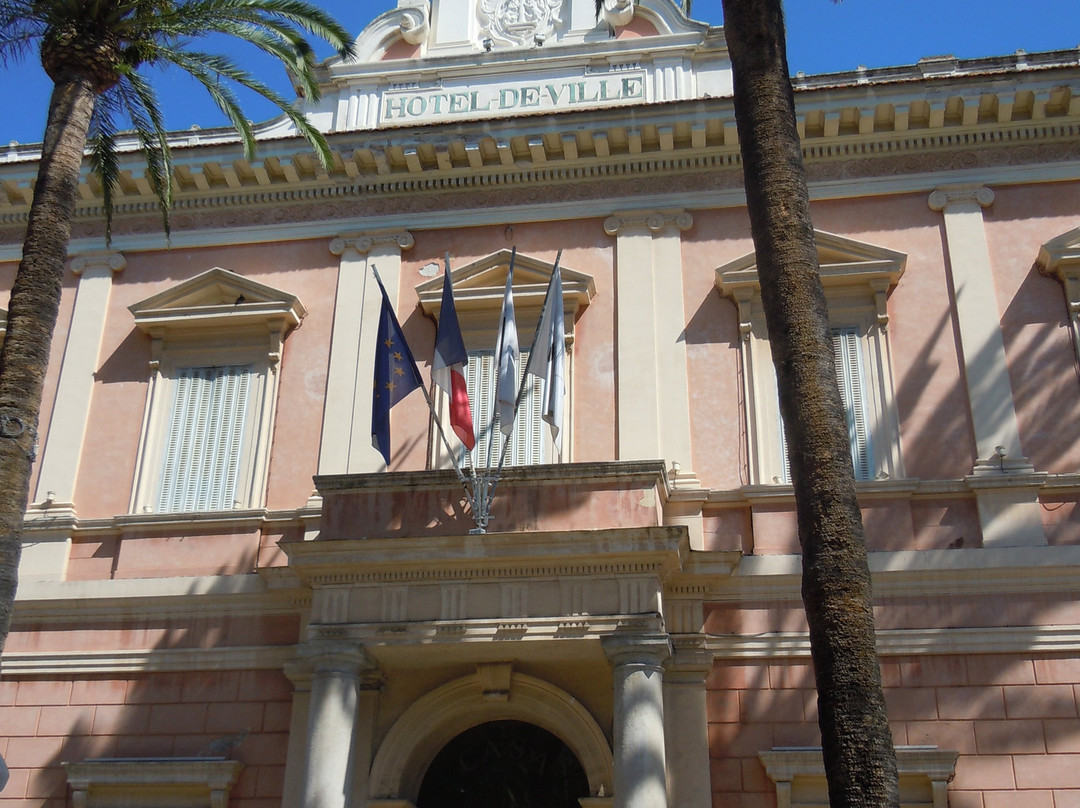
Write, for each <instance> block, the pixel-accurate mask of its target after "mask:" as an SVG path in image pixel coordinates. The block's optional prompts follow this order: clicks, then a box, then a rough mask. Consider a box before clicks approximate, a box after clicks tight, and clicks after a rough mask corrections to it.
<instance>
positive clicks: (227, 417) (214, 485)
mask: <svg viewBox="0 0 1080 808" xmlns="http://www.w3.org/2000/svg"><path fill="white" fill-rule="evenodd" d="M254 376H255V373H254V368H253V366H252V365H226V366H224V367H213V366H211V367H188V368H178V369H177V372H176V377H175V381H174V385H173V387H174V389H173V404H172V411H171V412H170V414H169V417H168V419H167V423H168V428H167V431H166V437H165V449H164V450H163V452H162V463H161V479H160V482H159V486H158V488H159V492H158V497H157V510H158V511H159V512H170V511H220V510H226V509H229V508H232V507H233V505H234V503H236V502H237V501H238V500H237V499H236V496H237V480H238V477H239V469H240V466H241V457H242V455H243V450H244V448H245V444H250V442H251V440H250V437H248V436H246V435H245V432H246V430H245V428H244V427H245V424H246V421H247V412H248V409H249V407H248V403H249V402H248V399H249V391H250V390H251V388H252V387H253V383H252V380H253V377H254ZM245 437H248V439H247V440H245Z"/></svg>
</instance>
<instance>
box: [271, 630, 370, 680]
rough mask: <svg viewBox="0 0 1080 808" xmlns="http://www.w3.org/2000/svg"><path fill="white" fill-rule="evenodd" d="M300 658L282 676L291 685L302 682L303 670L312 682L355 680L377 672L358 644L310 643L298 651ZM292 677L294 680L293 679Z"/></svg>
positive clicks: (323, 641)
mask: <svg viewBox="0 0 1080 808" xmlns="http://www.w3.org/2000/svg"><path fill="white" fill-rule="evenodd" d="M299 652H300V657H299V659H298V660H297V661H296V662H295V663H293V668H292V672H291V673H290V671H289V670H286V675H288V676H289V678H290V679H293V681H294V682H296V681H297V679H299V678H302V676H303V673H302V671H303V670H304V666H305V664H306V666H307V669H308V670H310V671H311V675H312V676H314V677H315V678H318V677H320V676H355V677H359V676H361V675H362V674H363V675H364V677H365V678H367V677H368V676H370V675H371V674H374V673H376V672H377V670H378V665H377V664H376V663H375V660H374V659H372V658H371V657H370V656H369V655H368V654H367V653H366V652H365V651H364V649H363V647H361V646H360V644H359V643H350V642H341V641H327V640H314V641H311V642H309V643H307V644H306V645H302V646H301V647H300V649H299ZM294 676H295V677H296V678H294Z"/></svg>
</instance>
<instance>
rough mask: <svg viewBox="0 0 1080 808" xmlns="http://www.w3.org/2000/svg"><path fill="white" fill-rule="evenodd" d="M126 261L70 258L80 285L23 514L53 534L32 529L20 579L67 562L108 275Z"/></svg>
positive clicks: (51, 572)
mask: <svg viewBox="0 0 1080 808" xmlns="http://www.w3.org/2000/svg"><path fill="white" fill-rule="evenodd" d="M126 263H127V262H126V261H125V259H124V256H123V255H121V254H120V253H118V252H95V253H85V254H83V255H80V256H77V257H76V258H74V259H73V260H72V262H71V271H72V272H73V273H74V274H75V275H77V276H78V278H79V285H78V290H77V291H76V294H75V306H74V309H73V311H72V313H71V324H70V328H69V330H68V335H67V341H66V343H65V345H64V359H63V363H62V364H61V365H60V376H59V379H58V382H57V389H56V398H55V400H54V402H53V409H52V415H51V416H50V418H49V432H48V435H47V436H46V437H45V441H44V444H45V449H44V452H43V454H42V457H41V473H40V474H39V475H38V482H37V489H36V492H35V495H34V500H33V503H34V504H32V505H31V506H30V509H29V511H28V513H27V518H28V519H43V518H48V519H49V521H50V522H51V523H53V524H54V525H55V526H56V528H57V530H56V533H55V535H45V534H38V533H35V544H34V545H33V546H27V547H26V548H24V550H23V558H22V562H21V564H20V568H19V574H20V577H22V578H23V579H24V580H33V579H38V580H41V579H48V580H59V579H60V578H62V577H63V574H64V570H65V569H66V567H67V555H68V548H69V545H70V542H71V539H70V530H69V528H70V527H71V526H72V525H73V524H74V519H75V481H76V478H77V475H78V471H79V460H80V457H81V455H82V445H83V438H84V436H85V435H86V423H87V418H88V417H89V414H90V399H91V396H92V395H93V392H94V374H95V373H96V372H97V369H98V355H99V354H100V352H101V339H102V336H103V334H104V333H105V320H106V318H107V317H108V309H109V297H110V295H111V293H112V279H113V275H114V274H115V273H117V272H120V271H121V270H123V268H124V266H125V265H126Z"/></svg>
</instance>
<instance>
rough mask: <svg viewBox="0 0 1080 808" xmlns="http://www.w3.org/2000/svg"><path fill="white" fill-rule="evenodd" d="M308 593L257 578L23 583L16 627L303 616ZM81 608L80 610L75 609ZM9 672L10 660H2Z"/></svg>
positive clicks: (248, 576) (218, 576) (232, 576)
mask: <svg viewBox="0 0 1080 808" xmlns="http://www.w3.org/2000/svg"><path fill="white" fill-rule="evenodd" d="M309 598H310V596H309V593H308V591H307V590H306V589H293V588H289V587H287V586H286V587H284V588H272V587H271V586H270V585H269V584H268V582H267V581H266V580H264V579H263V578H262V577H261V576H259V575H255V574H247V575H208V576H201V577H191V578H131V579H114V580H102V581H23V582H21V583H20V584H19V592H18V595H17V597H16V600H15V613H14V624H15V628H16V629H17V628H18V626H19V624H21V623H31V622H33V623H42V622H53V621H62V622H79V623H82V622H95V621H99V620H123V619H127V618H132V617H140V618H142V617H147V616H150V615H159V616H160V615H166V616H170V617H200V616H203V617H204V616H207V615H214V616H218V617H220V616H224V615H245V616H252V615H284V614H300V612H301V611H303V609H304V608H305V607H306V606H307V603H308V601H309ZM73 604H78V608H73ZM4 665H5V669H6V665H7V655H6V654H5V656H4Z"/></svg>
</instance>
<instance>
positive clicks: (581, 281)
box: [416, 250, 596, 468]
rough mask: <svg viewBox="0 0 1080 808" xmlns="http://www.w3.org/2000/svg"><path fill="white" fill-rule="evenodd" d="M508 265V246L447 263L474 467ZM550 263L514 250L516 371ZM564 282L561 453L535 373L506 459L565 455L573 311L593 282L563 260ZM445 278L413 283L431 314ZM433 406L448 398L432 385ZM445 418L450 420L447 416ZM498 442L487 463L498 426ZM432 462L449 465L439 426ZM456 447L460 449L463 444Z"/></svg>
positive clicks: (484, 428)
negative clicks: (465, 355)
mask: <svg viewBox="0 0 1080 808" xmlns="http://www.w3.org/2000/svg"><path fill="white" fill-rule="evenodd" d="M509 268H510V250H500V251H499V252H496V253H493V254H491V255H489V256H487V257H486V258H482V259H480V260H479V261H475V262H473V263H471V264H467V265H465V266H462V267H458V268H456V269H453V270H452V278H453V282H454V301H455V307H456V309H457V315H458V321H459V322H460V324H461V333H462V336H463V337H464V339H465V347H466V348H467V349H468V351H469V367H468V370H467V373H466V383H467V386H468V390H469V402H470V404H471V406H472V414H473V429H474V434H475V435H476V437H477V441H476V448H475V449H474V450H473V463H474V464H475V465H476V466H477V467H483V466H486V465H487V462H488V461H487V457H488V437H489V436H488V427H489V425H490V421H491V405H492V397H493V396H494V389H493V382H494V377H493V373H492V364H493V362H494V348H495V336H496V333H497V331H498V328H499V318H500V316H501V312H502V298H503V290H504V289H505V287H506V274H507V272H508V271H509ZM553 270H554V265H553V264H551V263H548V262H546V261H541V260H539V259H537V258H532V257H530V256H527V255H522V254H520V253H519V254H518V255H517V257H516V259H515V261H514V308H515V310H516V315H517V325H518V345H519V346H520V348H521V356H520V359H519V362H518V373H519V374H523V373H524V371H525V365H526V363H527V362H528V349H529V346H530V345H531V344H532V340H533V333H534V331H535V329H536V323H537V321H538V320H539V319H540V309H541V307H542V305H543V302H544V295H545V293H546V292H547V286H548V282H549V281H550V279H551V273H552V271H553ZM561 271H562V283H563V316H564V319H565V323H566V330H567V333H566V345H567V363H566V391H567V392H566V396H567V400H566V404H565V407H564V412H565V413H566V417H565V423H564V429H565V434H564V435H563V439H562V455H561V456H556V454H555V447H554V444H553V442H552V440H551V433H550V431H549V429H548V427H547V424H545V423H543V421H542V419H541V418H540V396H539V387H538V386H537V388H536V390H537V393H536V394H535V395H533V394H532V392H531V391H532V388H533V385H535V384H537V383H536V382H535V381H530V382H529V383H528V385H527V387H526V396H525V398H524V399H523V401H522V405H521V409H520V410H519V411H518V421H517V424H516V425H515V430H514V434H513V435H512V436H511V445H510V449H509V450H508V454H507V459H506V465H508V466H511V465H531V464H536V463H558V462H564V463H565V462H569V460H570V447H571V445H572V436H573V408H572V402H573V362H572V361H571V348H572V345H573V328H574V321H575V319H576V317H577V315H578V312H579V311H580V310H581V309H582V308H584V307H585V306H587V305H588V304H589V301H590V300H592V297H593V295H594V294H596V285H595V283H594V281H593V279H592V277H591V276H590V275H586V274H584V273H582V272H576V271H575V270H573V269H569V268H567V267H566V266H562V267H561ZM442 285H443V278H442V273H441V272H440V273H439V274H438V275H437V276H436V277H434V278H432V279H431V280H429V281H425V282H424V283H422V284H420V285H419V286H418V287H416V292H417V294H418V295H419V297H420V305H421V306H422V307H423V309H424V313H425V314H427V315H428V316H430V317H432V318H433V319H435V320H436V321H437V320H438V318H439V312H440V309H441V306H442ZM435 406H436V407H437V408H439V409H440V411H442V412H445V410H446V406H447V402H446V400H445V397H444V396H443V395H442V394H441V391H439V390H438V389H437V388H436V397H435ZM443 423H444V424H446V423H448V420H446V419H444V420H443ZM447 437H448V438H449V439H450V440H451V441H452V442H453V443H452V445H454V446H455V447H458V444H457V441H456V439H455V438H454V436H453V435H452V434H451V433H450V431H449V430H447ZM494 437H495V446H493V447H492V451H491V458H492V459H491V465H493V466H495V465H498V462H499V451H500V450H501V448H502V433H501V432H499V431H498V429H497V428H496V430H495V435H494ZM431 443H432V449H431V464H432V467H434V468H445V467H448V466H449V465H450V460H449V458H448V456H447V453H446V449H445V447H444V446H443V444H442V440H441V438H439V437H438V434H437V433H434V434H433V439H432V441H431ZM461 451H464V450H463V449H462V450H461Z"/></svg>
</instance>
